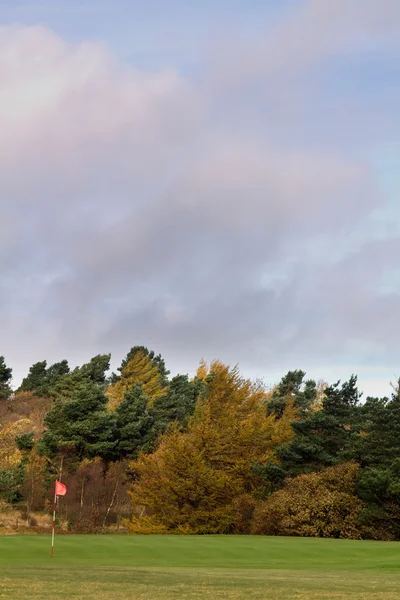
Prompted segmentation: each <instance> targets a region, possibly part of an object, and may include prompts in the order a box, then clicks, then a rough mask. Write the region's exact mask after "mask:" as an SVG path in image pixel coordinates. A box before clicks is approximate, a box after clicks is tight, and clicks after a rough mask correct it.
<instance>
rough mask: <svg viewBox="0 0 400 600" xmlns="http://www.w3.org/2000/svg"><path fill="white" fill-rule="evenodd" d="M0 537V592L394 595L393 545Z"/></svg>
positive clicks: (16, 596)
mask: <svg viewBox="0 0 400 600" xmlns="http://www.w3.org/2000/svg"><path fill="white" fill-rule="evenodd" d="M49 551H50V547H49V538H48V536H4V537H0V598H10V599H13V600H27V599H29V600H42V599H43V600H47V599H50V598H54V597H55V596H57V597H58V598H71V599H75V600H81V599H82V600H83V599H84V598H85V599H86V600H92V599H93V600H94V599H96V600H109V599H116V600H127V599H137V600H172V599H174V600H175V599H181V598H182V599H183V598H185V599H187V600H192V599H193V600H194V599H200V598H208V599H210V600H214V599H216V600H217V599H226V600H237V599H239V598H249V599H260V600H261V599H263V600H264V599H269V600H278V599H279V600H325V599H336V600H341V599H343V598H354V599H356V600H361V599H363V600H364V599H365V600H372V599H374V600H378V599H379V600H380V599H382V600H383V598H385V600H394V599H397V600H399V599H400V545H398V544H397V543H383V542H355V541H341V540H318V539H300V538H266V537H252V536H190V537H189V536H188V537H184V536H108V535H105V536H83V535H82V536H59V537H58V538H57V539H56V555H55V557H54V558H53V559H50V556H49Z"/></svg>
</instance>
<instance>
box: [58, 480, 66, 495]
mask: <svg viewBox="0 0 400 600" xmlns="http://www.w3.org/2000/svg"><path fill="white" fill-rule="evenodd" d="M66 493H67V488H66V486H65V485H64V484H63V483H61V481H57V480H56V496H65V494H66Z"/></svg>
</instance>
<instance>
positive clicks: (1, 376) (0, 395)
mask: <svg viewBox="0 0 400 600" xmlns="http://www.w3.org/2000/svg"><path fill="white" fill-rule="evenodd" d="M11 378H12V369H11V368H9V367H7V365H6V361H5V360H4V356H0V400H7V399H8V398H9V397H10V395H11V386H10V382H11Z"/></svg>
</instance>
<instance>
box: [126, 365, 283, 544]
mask: <svg viewBox="0 0 400 600" xmlns="http://www.w3.org/2000/svg"><path fill="white" fill-rule="evenodd" d="M197 376H198V377H199V378H203V379H206V378H209V382H208V385H207V387H206V391H205V393H204V394H203V396H202V397H201V398H200V399H199V401H198V404H197V407H196V411H195V413H194V416H193V418H192V420H191V421H190V423H189V426H188V428H187V430H186V431H184V430H182V429H181V428H179V427H178V426H175V427H173V428H172V429H171V430H170V431H168V432H167V433H166V434H165V435H164V437H163V439H162V441H161V443H160V446H159V447H158V449H157V450H156V451H155V452H154V453H153V454H151V455H144V454H143V455H141V456H140V458H139V459H138V460H137V461H136V462H135V463H133V464H132V469H133V470H134V471H135V473H136V476H137V481H136V482H135V483H134V485H133V486H132V488H131V490H130V492H129V493H130V496H131V499H132V502H133V503H134V504H135V505H143V506H145V507H146V509H147V512H148V513H149V514H150V515H151V516H150V517H148V516H146V524H147V527H148V530H149V532H152V531H153V527H163V528H164V529H165V531H169V532H187V533H232V532H233V531H235V522H236V519H237V506H236V505H237V499H238V498H240V497H241V496H243V495H245V494H249V493H251V494H255V495H257V493H260V492H261V491H262V489H263V486H264V483H263V481H262V479H261V478H260V477H259V476H258V475H257V474H256V473H254V472H253V471H252V465H253V464H254V463H255V462H261V463H265V462H268V461H270V460H271V459H273V457H274V448H275V447H276V446H277V445H279V444H282V443H284V442H286V441H288V440H290V439H291V437H292V435H293V433H292V429H291V426H290V421H291V420H292V419H293V414H292V411H291V410H290V409H288V414H285V415H284V417H283V418H282V422H279V423H278V422H277V421H276V419H275V418H274V417H273V416H270V417H267V416H266V414H265V395H266V391H265V389H264V387H263V386H261V385H258V384H254V383H252V382H251V381H249V380H246V379H244V378H242V377H241V376H240V374H239V371H238V369H237V368H233V369H229V368H228V367H227V366H225V365H223V364H221V363H219V362H215V363H213V364H212V365H211V367H210V371H209V372H208V373H207V372H205V371H204V365H202V368H201V370H200V371H199V372H198V373H197ZM144 523H145V522H144V521H142V520H141V518H140V517H138V516H134V517H133V519H132V520H131V521H130V522H128V523H127V525H128V528H129V529H130V531H132V532H139V531H141V532H143V527H144ZM145 529H146V527H145Z"/></svg>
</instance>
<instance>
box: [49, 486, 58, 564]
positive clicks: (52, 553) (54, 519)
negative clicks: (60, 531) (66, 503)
mask: <svg viewBox="0 0 400 600" xmlns="http://www.w3.org/2000/svg"><path fill="white" fill-rule="evenodd" d="M56 508H57V494H56V490H55V488H54V504H53V526H52V532H51V554H50V556H51V558H53V556H54V533H55V526H56Z"/></svg>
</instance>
